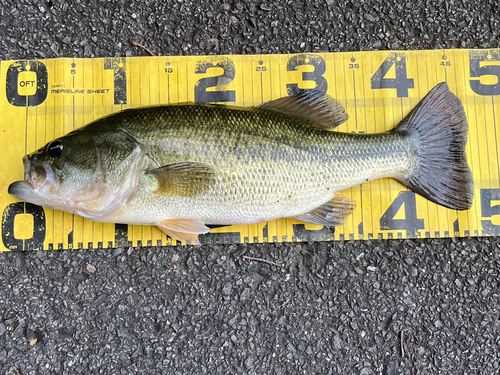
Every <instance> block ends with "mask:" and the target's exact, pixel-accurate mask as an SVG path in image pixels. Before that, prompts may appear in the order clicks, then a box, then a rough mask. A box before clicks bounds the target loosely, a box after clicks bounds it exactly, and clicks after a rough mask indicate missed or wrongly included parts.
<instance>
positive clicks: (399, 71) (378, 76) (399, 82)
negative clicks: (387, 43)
mask: <svg viewBox="0 0 500 375" xmlns="http://www.w3.org/2000/svg"><path fill="white" fill-rule="evenodd" d="M393 65H395V69H396V78H386V75H387V73H389V70H390V69H391V68H392V66H393ZM371 86H372V89H373V90H378V89H396V90H397V96H398V98H406V97H408V89H412V88H414V87H415V85H414V83H413V78H408V77H407V75H406V56H405V54H404V53H396V52H394V53H391V54H390V55H389V57H388V58H387V59H385V61H384V62H383V63H382V65H380V68H378V69H377V71H376V72H375V74H374V75H373V76H372V79H371Z"/></svg>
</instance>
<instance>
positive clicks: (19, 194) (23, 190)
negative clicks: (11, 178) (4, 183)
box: [8, 180, 34, 201]
mask: <svg viewBox="0 0 500 375" xmlns="http://www.w3.org/2000/svg"><path fill="white" fill-rule="evenodd" d="M8 192H9V194H10V195H12V196H13V197H15V198H17V199H19V200H21V201H29V200H30V199H33V193H34V190H33V186H31V184H30V183H29V182H28V181H26V180H24V181H16V182H13V183H12V184H10V185H9V190H8Z"/></svg>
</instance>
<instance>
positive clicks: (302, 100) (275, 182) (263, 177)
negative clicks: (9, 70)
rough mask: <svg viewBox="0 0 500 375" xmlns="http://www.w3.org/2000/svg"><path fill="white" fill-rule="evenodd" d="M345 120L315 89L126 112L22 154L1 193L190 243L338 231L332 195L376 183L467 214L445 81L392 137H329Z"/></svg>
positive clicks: (461, 149)
mask: <svg viewBox="0 0 500 375" xmlns="http://www.w3.org/2000/svg"><path fill="white" fill-rule="evenodd" d="M347 120H348V115H347V113H346V111H345V109H344V107H343V106H342V105H341V104H340V103H339V102H338V101H337V100H335V99H334V98H332V97H330V96H329V95H324V94H323V93H322V92H320V91H318V90H297V92H294V93H292V95H290V96H287V97H283V98H280V99H276V100H273V101H270V102H268V103H265V104H263V105H260V106H256V107H236V106H227V105H222V104H206V103H203V104H202V103H183V104H171V105H162V106H152V107H143V108H136V109H127V110H124V111H121V112H118V113H115V114H112V115H110V116H107V117H104V118H101V119H99V120H96V121H94V122H92V123H90V124H88V125H86V126H84V127H82V128H79V129H77V130H74V131H72V132H70V133H68V134H67V135H64V136H62V137H60V138H57V139H55V140H52V141H51V142H49V143H47V144H46V145H45V146H43V147H42V148H40V149H38V150H37V151H34V152H33V153H31V154H28V155H26V156H25V157H24V158H23V164H24V170H25V178H24V180H21V181H16V182H13V183H12V184H10V186H9V188H8V192H9V194H11V195H12V196H14V197H16V198H18V199H20V200H22V201H26V202H31V203H33V204H36V205H40V206H45V207H49V208H52V209H55V210H63V211H67V212H70V213H73V214H77V215H80V216H83V217H85V218H88V219H91V220H94V221H98V222H112V223H122V224H137V225H156V226H157V227H159V228H160V229H161V230H162V231H163V232H165V233H166V234H167V235H168V236H170V237H171V238H173V239H175V240H177V241H180V242H183V243H187V244H194V243H197V242H198V236H199V235H200V234H203V233H208V232H209V231H210V228H211V227H217V226H224V225H233V224H254V223H260V222H266V221H270V220H274V219H279V218H291V219H296V220H299V221H302V222H306V223H311V224H317V225H323V226H339V225H343V224H344V223H345V221H346V220H347V218H348V217H349V215H351V214H352V213H353V211H354V210H355V209H356V203H355V202H354V201H353V200H352V199H351V198H349V197H347V196H345V195H343V194H340V193H339V192H341V191H342V190H345V189H347V188H350V187H352V186H356V185H358V184H362V183H365V182H367V181H371V180H376V179H380V178H394V179H397V180H399V181H401V182H402V183H403V184H404V185H405V186H407V187H408V188H409V189H411V190H412V191H414V192H415V193H417V194H420V195H421V196H423V197H424V198H426V199H428V200H429V201H431V202H434V203H437V204H438V205H441V206H444V207H447V208H449V209H453V210H468V209H470V208H471V205H472V200H473V194H474V184H473V179H472V174H471V171H470V168H469V166H468V164H467V157H466V153H465V146H466V143H467V133H468V124H467V118H466V115H465V112H464V108H463V106H462V103H461V101H460V99H459V98H458V97H457V96H456V95H455V94H453V93H452V92H451V91H450V89H449V88H448V85H447V84H446V83H445V82H442V83H440V84H438V85H437V86H435V87H434V88H433V89H432V90H431V91H430V92H429V93H428V94H427V95H426V96H425V97H424V98H423V99H422V100H421V101H420V102H419V103H418V104H417V105H416V107H415V108H413V109H412V110H411V112H410V113H409V114H408V115H407V116H406V117H405V118H404V119H403V120H402V121H401V122H400V123H399V124H398V125H397V126H396V127H394V128H393V129H392V130H389V131H386V132H383V133H377V134H355V133H343V132H338V131H331V130H332V129H334V128H336V127H337V126H339V125H340V124H342V123H344V122H346V121H347Z"/></svg>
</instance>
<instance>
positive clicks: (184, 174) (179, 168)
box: [146, 162, 217, 197]
mask: <svg viewBox="0 0 500 375" xmlns="http://www.w3.org/2000/svg"><path fill="white" fill-rule="evenodd" d="M146 177H147V178H150V179H152V180H153V182H154V186H155V188H156V190H155V193H156V194H159V195H178V196H183V197H188V196H194V195H196V194H199V193H201V192H203V191H205V190H206V189H208V188H209V187H210V186H211V184H213V183H214V182H215V179H216V178H217V173H216V171H215V169H214V168H213V167H211V166H210V165H207V164H203V163H193V162H183V163H176V164H170V165H166V166H164V167H160V168H156V169H152V170H150V171H148V172H146Z"/></svg>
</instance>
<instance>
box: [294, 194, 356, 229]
mask: <svg viewBox="0 0 500 375" xmlns="http://www.w3.org/2000/svg"><path fill="white" fill-rule="evenodd" d="M355 207H356V203H355V202H354V201H353V200H351V198H349V197H347V196H345V195H341V194H336V195H335V196H334V197H333V199H332V200H330V201H328V202H326V203H325V204H323V205H321V206H319V207H318V208H316V209H315V210H313V211H311V212H307V213H305V214H302V215H297V216H294V217H292V219H295V220H299V221H304V222H306V223H311V224H317V225H325V226H338V225H344V223H345V222H346V220H347V218H348V217H349V216H350V215H351V214H352V212H353V211H354V208H355Z"/></svg>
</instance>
